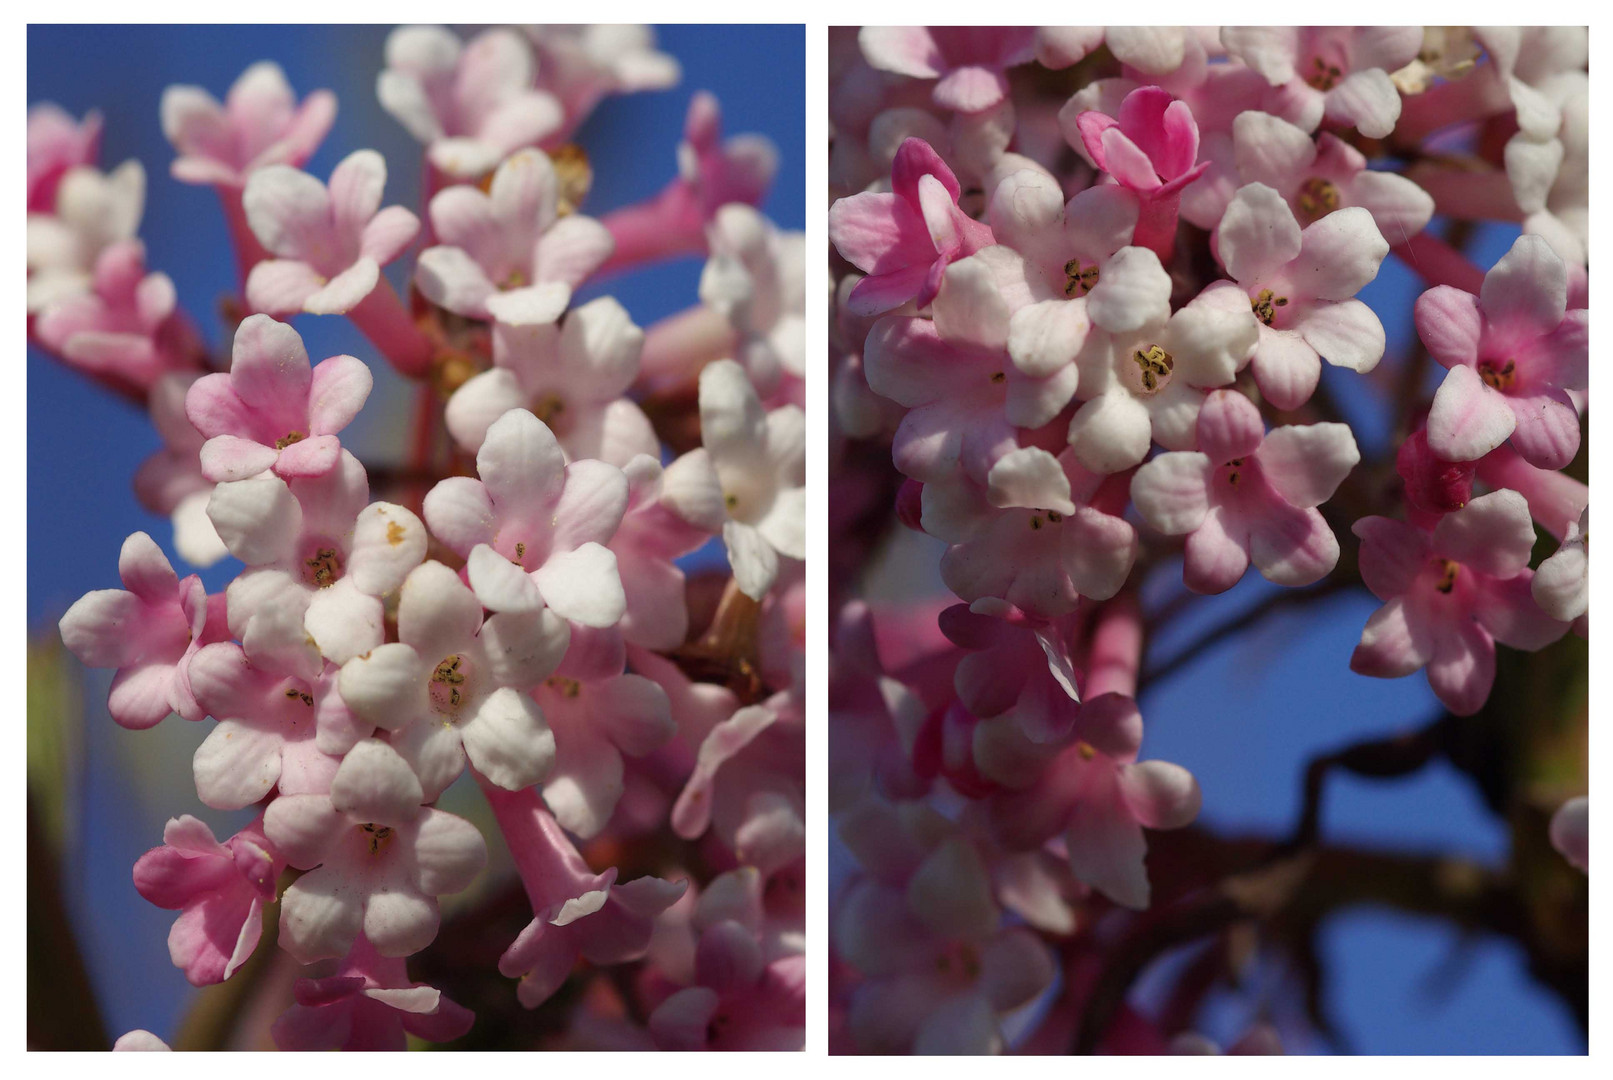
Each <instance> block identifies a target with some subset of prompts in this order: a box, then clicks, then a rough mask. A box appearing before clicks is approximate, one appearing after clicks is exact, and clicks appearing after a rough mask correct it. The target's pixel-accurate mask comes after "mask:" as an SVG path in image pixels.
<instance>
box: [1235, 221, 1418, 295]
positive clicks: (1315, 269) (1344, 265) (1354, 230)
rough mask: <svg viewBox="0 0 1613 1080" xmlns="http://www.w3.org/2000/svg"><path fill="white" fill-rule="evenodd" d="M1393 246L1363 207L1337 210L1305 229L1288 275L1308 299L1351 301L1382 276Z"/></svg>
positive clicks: (1288, 269)
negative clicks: (1380, 272) (1381, 267)
mask: <svg viewBox="0 0 1613 1080" xmlns="http://www.w3.org/2000/svg"><path fill="white" fill-rule="evenodd" d="M1222 237H1223V239H1222V243H1223V244H1224V243H1225V233H1223V234H1222ZM1388 254H1389V242H1388V241H1387V240H1385V239H1384V238H1383V234H1382V233H1380V232H1379V231H1378V226H1377V223H1376V222H1374V221H1373V220H1372V214H1371V213H1370V212H1369V211H1367V210H1365V209H1363V208H1362V207H1359V206H1346V207H1345V208H1344V209H1342V210H1335V211H1333V213H1331V214H1328V215H1327V216H1326V217H1324V218H1322V219H1321V220H1320V221H1316V222H1313V223H1312V224H1310V225H1307V226H1306V227H1305V231H1304V232H1303V233H1302V234H1301V239H1300V249H1299V254H1298V256H1296V257H1295V259H1294V261H1293V264H1292V265H1291V266H1289V267H1288V268H1287V275H1288V278H1289V280H1290V281H1292V282H1293V283H1294V286H1295V287H1296V288H1298V289H1300V290H1302V291H1303V294H1304V295H1306V296H1315V297H1321V298H1322V299H1324V300H1348V299H1350V298H1351V297H1353V296H1354V295H1355V294H1356V293H1358V292H1360V291H1361V290H1362V289H1364V288H1365V287H1366V286H1367V285H1368V284H1369V283H1370V282H1371V281H1372V279H1373V278H1375V277H1377V276H1378V266H1379V265H1380V264H1381V263H1382V262H1383V259H1384V256H1386V255H1388Z"/></svg>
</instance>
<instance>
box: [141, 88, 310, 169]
mask: <svg viewBox="0 0 1613 1080" xmlns="http://www.w3.org/2000/svg"><path fill="white" fill-rule="evenodd" d="M335 119H336V95H335V94H332V93H331V92H330V91H329V90H315V91H314V92H313V93H311V94H309V95H308V96H307V97H306V98H304V99H303V101H302V104H301V105H298V104H297V98H296V95H295V94H293V93H292V90H291V86H290V85H289V84H288V83H287V82H286V75H285V72H283V71H281V70H280V66H279V65H278V64H274V63H270V62H269V61H262V62H260V63H256V64H253V65H252V66H251V67H249V68H247V69H246V70H245V71H244V72H242V73H241V77H240V78H238V79H236V80H235V85H233V86H231V87H230V92H229V94H228V96H227V97H226V98H225V100H224V104H223V105H220V104H219V103H218V101H217V100H216V99H215V98H214V97H213V95H211V94H209V93H208V92H207V91H206V90H203V89H202V88H201V87H199V86H170V87H169V88H168V89H167V90H164V91H163V95H162V131H163V134H164V135H166V136H167V137H168V141H169V142H170V143H172V144H173V147H174V149H175V150H176V151H178V152H179V156H178V157H177V158H175V159H174V163H173V166H172V171H173V175H174V179H175V180H180V181H183V182H184V183H187V184H216V185H222V186H225V187H231V188H240V187H242V186H243V185H245V184H246V181H247V177H249V176H250V175H251V174H252V173H253V172H254V171H255V170H257V169H260V168H262V167H263V166H265V165H291V166H294V167H295V166H300V165H302V163H303V162H305V161H307V160H308V159H309V158H311V157H313V156H314V151H315V150H316V149H317V148H318V146H319V144H320V142H321V141H323V140H324V138H325V133H326V132H328V131H329V130H330V126H331V124H332V123H333V122H334V121H335Z"/></svg>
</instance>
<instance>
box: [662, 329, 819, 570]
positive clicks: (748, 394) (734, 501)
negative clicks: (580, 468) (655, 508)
mask: <svg viewBox="0 0 1613 1080" xmlns="http://www.w3.org/2000/svg"><path fill="white" fill-rule="evenodd" d="M700 441H701V443H702V445H701V447H700V448H699V449H697V450H691V451H690V452H689V453H687V454H684V455H683V456H682V457H680V458H678V459H677V460H676V461H674V462H673V463H672V464H671V465H669V466H668V467H667V470H666V473H665V474H664V475H663V477H662V492H663V495H664V497H665V499H666V502H667V504H668V505H669V506H670V507H671V508H672V509H673V510H674V511H675V512H676V513H677V514H678V515H679V516H680V517H682V518H684V520H686V521H688V522H690V523H691V524H694V525H697V526H699V527H701V528H704V529H706V530H707V531H708V532H719V531H720V532H721V533H722V538H723V546H724V547H726V548H727V549H728V562H729V565H730V566H732V567H733V571H734V580H735V582H736V583H737V584H738V585H739V588H740V590H741V591H742V592H743V593H744V594H745V595H746V596H748V597H750V598H751V599H752V600H760V599H762V597H763V596H765V595H766V594H767V591H768V590H769V589H771V588H772V587H773V583H774V582H775V581H777V580H778V576H779V559H780V558H781V557H783V558H787V559H805V558H806V417H805V414H804V413H803V412H802V411H801V409H800V408H799V407H797V406H795V405H785V406H782V407H780V408H777V409H773V410H771V411H769V412H765V413H764V412H763V411H762V403H761V400H760V399H759V398H758V397H757V395H756V388H755V387H753V386H752V385H751V383H750V379H749V378H748V377H747V376H746V375H745V371H744V369H743V368H741V367H740V366H739V365H738V364H737V363H735V362H734V361H732V360H716V361H713V362H712V363H709V364H707V365H706V366H705V367H704V368H703V369H702V370H701V372H700Z"/></svg>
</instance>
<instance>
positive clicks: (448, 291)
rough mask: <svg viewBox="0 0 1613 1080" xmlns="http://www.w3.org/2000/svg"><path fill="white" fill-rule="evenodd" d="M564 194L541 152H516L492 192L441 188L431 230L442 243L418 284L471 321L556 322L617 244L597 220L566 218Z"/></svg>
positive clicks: (429, 254) (426, 259) (427, 259)
mask: <svg viewBox="0 0 1613 1080" xmlns="http://www.w3.org/2000/svg"><path fill="white" fill-rule="evenodd" d="M489 167H491V166H489ZM559 198H560V181H559V180H558V178H557V177H556V176H555V171H554V165H553V164H552V163H551V162H550V160H549V158H548V156H547V155H545V154H544V153H543V151H541V150H522V151H520V152H518V153H515V154H511V155H510V156H509V157H508V158H506V159H505V160H504V162H503V164H501V165H499V167H498V171H497V172H495V173H494V174H493V183H492V186H491V188H490V189H489V190H488V192H487V193H486V194H483V192H482V191H481V190H480V189H479V188H475V187H471V186H469V185H465V184H460V185H456V186H454V187H451V188H447V189H446V190H444V191H441V192H438V193H437V195H436V197H435V198H433V199H432V200H431V227H432V229H433V231H434V233H435V235H436V237H437V239H438V241H439V244H438V246H436V247H430V248H427V249H426V250H425V251H423V252H421V253H420V261H419V264H418V266H417V267H416V269H415V284H416V285H417V286H418V288H419V289H420V291H421V292H422V293H423V294H425V296H426V298H427V299H429V300H430V301H431V302H432V303H434V304H438V305H440V306H442V307H445V308H447V309H448V310H449V311H452V312H455V313H456V314H459V315H464V316H467V317H469V318H474V319H494V318H496V319H498V320H499V321H501V322H508V323H521V324H525V323H532V322H553V321H554V320H555V318H556V317H557V316H558V315H559V313H560V312H562V311H564V310H565V308H566V304H567V303H568V302H569V301H570V298H571V291H572V290H573V289H575V288H576V287H577V286H578V285H580V284H582V282H583V280H584V279H585V278H587V277H588V276H589V275H590V274H592V273H594V271H596V270H597V269H598V268H599V266H600V264H601V263H603V262H604V261H605V260H606V258H607V257H608V256H609V255H610V253H611V245H612V240H611V236H610V233H609V232H608V231H607V230H606V229H605V227H604V226H603V225H601V224H600V223H599V222H597V221H595V220H594V219H593V218H589V217H583V216H582V215H580V214H566V215H563V216H562V215H561V214H560V210H559Z"/></svg>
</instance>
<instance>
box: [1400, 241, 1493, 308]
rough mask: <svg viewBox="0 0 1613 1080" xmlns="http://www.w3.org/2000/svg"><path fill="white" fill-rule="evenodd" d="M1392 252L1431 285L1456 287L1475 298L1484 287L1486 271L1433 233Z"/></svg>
mask: <svg viewBox="0 0 1613 1080" xmlns="http://www.w3.org/2000/svg"><path fill="white" fill-rule="evenodd" d="M1389 250H1390V251H1391V252H1392V253H1393V254H1395V255H1398V256H1400V260H1401V261H1402V262H1404V263H1405V264H1406V265H1407V266H1409V267H1410V268H1411V269H1412V270H1414V271H1416V272H1417V274H1418V275H1419V276H1420V277H1421V278H1422V279H1423V280H1424V281H1426V282H1428V284H1430V285H1454V286H1456V287H1457V288H1458V289H1462V290H1464V291H1466V292H1470V293H1472V294H1474V295H1475V296H1477V295H1478V292H1479V289H1480V288H1481V287H1482V286H1483V285H1484V271H1483V270H1480V269H1479V268H1478V267H1477V266H1475V265H1473V261H1472V260H1471V259H1469V258H1468V257H1467V256H1466V255H1463V254H1462V253H1461V252H1460V251H1457V250H1456V249H1455V248H1453V247H1451V246H1450V245H1449V244H1447V243H1446V242H1445V241H1443V240H1441V239H1440V238H1439V237H1437V236H1435V235H1434V234H1432V233H1429V232H1420V233H1418V234H1417V235H1416V236H1414V237H1412V238H1411V239H1410V240H1407V241H1405V242H1404V243H1400V244H1396V245H1395V246H1394V247H1392V248H1390V249H1389Z"/></svg>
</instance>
